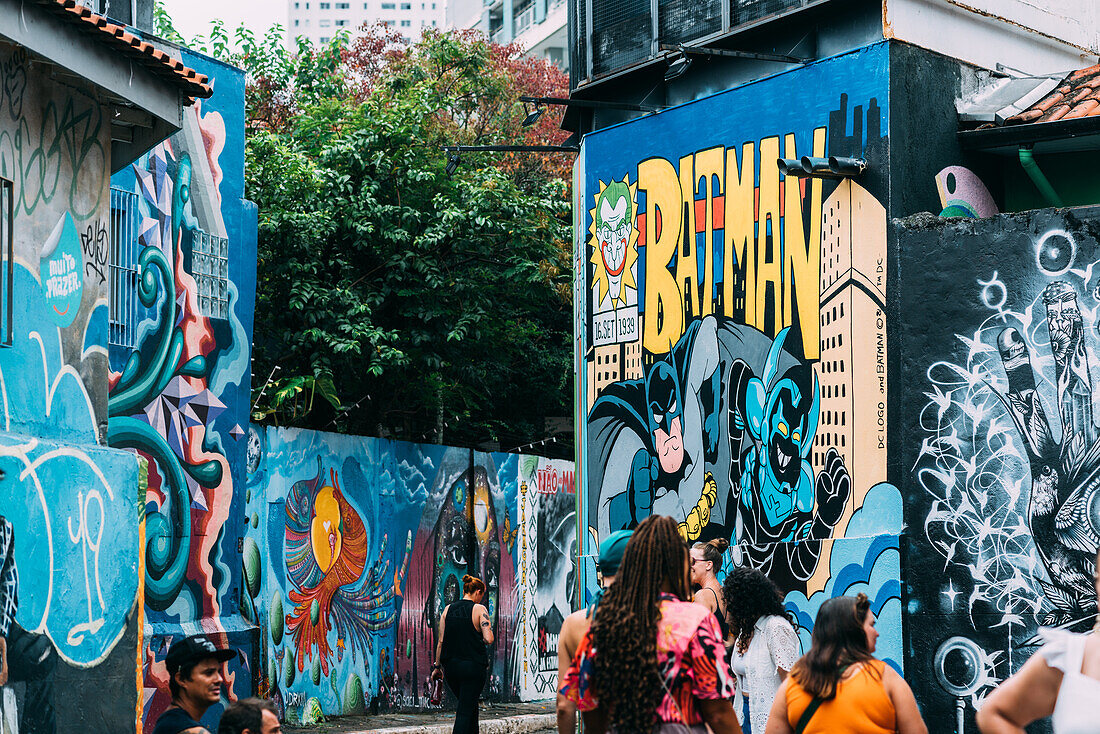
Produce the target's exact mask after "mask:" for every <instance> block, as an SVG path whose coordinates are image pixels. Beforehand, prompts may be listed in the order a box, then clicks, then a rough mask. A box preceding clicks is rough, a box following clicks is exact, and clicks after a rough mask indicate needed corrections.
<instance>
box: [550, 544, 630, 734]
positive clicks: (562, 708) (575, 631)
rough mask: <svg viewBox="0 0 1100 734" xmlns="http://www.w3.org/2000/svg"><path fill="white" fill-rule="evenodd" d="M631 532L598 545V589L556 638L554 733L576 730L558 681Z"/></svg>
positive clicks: (571, 707) (574, 706) (570, 733)
mask: <svg viewBox="0 0 1100 734" xmlns="http://www.w3.org/2000/svg"><path fill="white" fill-rule="evenodd" d="M632 532H633V531H631V530H617V531H615V532H614V533H611V535H608V536H607V539H606V540H604V542H602V543H600V555H599V557H598V558H597V562H596V572H597V573H598V574H599V575H600V590H599V591H597V592H596V596H595V598H594V599H593V600H592V603H591V604H590V605H589V606H588V607H586V608H584V609H578V610H577V611H575V612H573V613H572V614H570V615H569V616H568V617H566V618H565V621H564V622H562V625H561V634H560V635H559V636H558V689H559V693H558V705H557V709H558V734H574V732H576V729H577V704H575V703H573V702H572V701H570V700H569V699H568V698H566V697H565V696H563V695H561V693H560V689H561V687H562V685H563V682H562V679H563V678H564V677H565V673H566V671H567V670H569V666H570V665H572V663H573V655H574V654H575V653H576V652H577V647H578V646H579V645H580V643H581V639H582V638H583V637H584V633H585V632H587V631H588V625H589V624H591V623H592V615H593V614H594V613H595V611H596V606H597V605H598V604H599V603H600V598H601V597H602V596H603V592H604V590H605V589H607V588H608V587H609V586H611V584H613V583H614V582H615V575H616V574H617V573H619V565H620V564H622V562H623V553H624V552H625V551H626V543H627V541H628V540H630V535H631V533H632Z"/></svg>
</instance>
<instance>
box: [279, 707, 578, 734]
mask: <svg viewBox="0 0 1100 734" xmlns="http://www.w3.org/2000/svg"><path fill="white" fill-rule="evenodd" d="M478 723H479V726H478V729H479V734H535V733H536V732H538V733H541V732H550V731H553V730H555V729H556V727H557V717H556V714H555V713H554V701H553V700H550V701H536V702H532V703H496V704H490V703H485V702H482V704H481V713H480V719H479V722H478ZM453 724H454V711H438V710H433V711H416V712H411V713H404V714H398V713H386V714H379V715H377V716H333V717H329V718H328V719H327V720H326V721H325V722H324V723H321V724H317V725H315V726H311V727H304V728H302V727H289V726H284V727H283V731H284V732H286V734H366V732H370V733H371V734H451V727H452V726H453Z"/></svg>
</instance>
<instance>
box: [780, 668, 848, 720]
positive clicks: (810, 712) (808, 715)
mask: <svg viewBox="0 0 1100 734" xmlns="http://www.w3.org/2000/svg"><path fill="white" fill-rule="evenodd" d="M849 667H850V666H848V665H845V666H844V667H843V668H841V669H840V676H838V678H837V682H836V683H837V685H838V686H839V685H840V678H843V677H844V674H845V673H846V672H848V668H849ZM823 703H825V699H824V698H819V697H817V696H814V700H812V701H810V705H809V706H807V707H806V710H805V711H803V712H802V716H801V717H799V719H798V725H797V726H795V728H794V734H802V732H804V731H806V726H807V725H809V723H810V719H812V718H813V717H814V714H816V713H817V710H818V709H819V708H820V707H821V704H823Z"/></svg>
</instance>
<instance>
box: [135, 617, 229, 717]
mask: <svg viewBox="0 0 1100 734" xmlns="http://www.w3.org/2000/svg"><path fill="white" fill-rule="evenodd" d="M236 656H237V653H236V651H234V650H225V649H220V648H218V646H217V645H215V644H214V643H213V642H211V641H210V638H209V637H207V636H206V635H192V636H191V637H186V638H184V639H182V640H179V641H178V642H175V643H173V644H172V647H170V648H168V657H167V658H165V661H164V662H165V666H166V667H167V668H168V676H169V677H168V688H169V690H170V691H171V693H172V705H171V706H169V707H168V709H167V710H166V711H165V712H164V713H163V714H161V715H160V718H159V719H157V726H156V728H155V729H153V734H210V732H209V731H208V730H207V729H206V728H205V727H203V726H202V725H201V724H200V723H199V720H200V719H202V716H203V714H205V713H206V710H207V709H208V708H210V707H211V706H213V705H214V704H216V703H217V702H218V701H220V700H221V693H222V683H224V682H225V678H223V677H222V663H224V662H226V661H227V660H232V659H233V658H235V657H236Z"/></svg>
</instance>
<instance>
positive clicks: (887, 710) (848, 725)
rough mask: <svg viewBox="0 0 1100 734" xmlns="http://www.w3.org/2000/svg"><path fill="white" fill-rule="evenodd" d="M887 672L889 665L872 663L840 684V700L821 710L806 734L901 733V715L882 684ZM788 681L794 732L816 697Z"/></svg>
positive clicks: (830, 702) (838, 690) (822, 705)
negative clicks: (843, 733)
mask: <svg viewBox="0 0 1100 734" xmlns="http://www.w3.org/2000/svg"><path fill="white" fill-rule="evenodd" d="M868 668H870V670H869V669H868ZM885 668H886V663H884V662H882V661H881V660H872V661H871V662H869V663H864V664H863V665H861V666H860V668H859V670H857V671H856V672H855V674H854V675H852V676H851V677H850V678H848V679H847V680H842V681H840V682H839V683H838V684H837V690H836V697H835V698H833V699H831V700H829V701H825V702H824V703H822V704H821V706H819V707H818V709H817V711H816V712H815V713H814V715H813V717H812V718H811V719H810V723H809V724H807V725H806V730H805V732H804V733H803V734H836V733H837V732H845V733H846V734H893V732H895V731H897V727H898V722H897V712H896V711H894V704H893V702H892V701H891V700H890V696H889V695H887V693H886V688H885V687H884V686H883V684H882V676H883V673H884V672H885ZM872 671H873V672H872ZM788 680H789V681H790V684H789V685H788V686H787V721H789V722H790V725H791V728H792V729H793V728H795V727H796V726H798V721H799V719H801V718H802V714H803V713H804V712H805V711H806V708H807V707H808V706H809V705H810V702H811V701H813V696H811V695H810V694H809V693H806V691H804V690H802V686H800V685H798V684H797V683H795V681H794V679H793V678H789V679H788Z"/></svg>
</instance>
